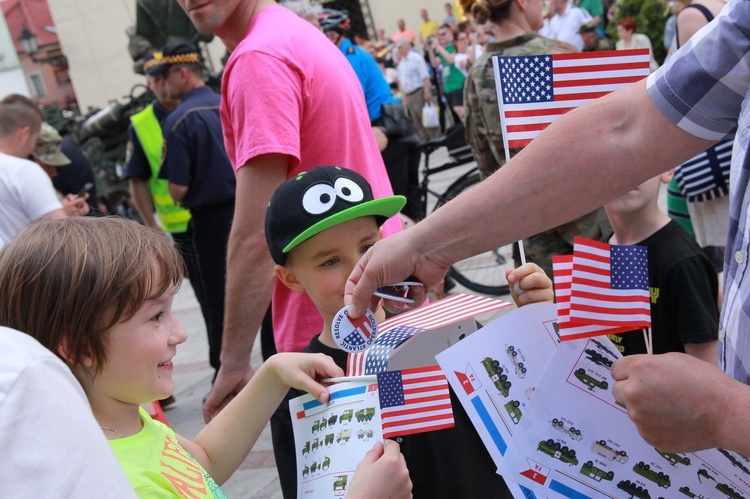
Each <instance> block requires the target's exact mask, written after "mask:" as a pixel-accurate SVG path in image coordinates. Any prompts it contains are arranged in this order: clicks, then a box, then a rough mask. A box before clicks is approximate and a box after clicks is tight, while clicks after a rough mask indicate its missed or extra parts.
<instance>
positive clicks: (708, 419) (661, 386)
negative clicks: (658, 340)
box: [612, 353, 750, 452]
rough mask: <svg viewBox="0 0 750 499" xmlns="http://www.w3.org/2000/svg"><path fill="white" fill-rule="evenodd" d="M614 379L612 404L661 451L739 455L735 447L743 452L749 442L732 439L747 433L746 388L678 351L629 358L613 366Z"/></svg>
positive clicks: (709, 365) (709, 366)
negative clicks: (726, 450)
mask: <svg viewBox="0 0 750 499" xmlns="http://www.w3.org/2000/svg"><path fill="white" fill-rule="evenodd" d="M612 377H613V378H614V379H615V381H616V383H615V386H614V388H613V394H614V396H615V400H617V402H618V403H619V404H621V405H623V406H624V407H625V408H626V409H627V411H628V416H630V419H632V420H633V422H634V423H635V424H636V426H637V427H638V432H639V433H640V434H641V436H642V437H643V438H644V439H645V440H646V441H647V442H649V443H650V444H651V445H654V446H655V447H656V448H657V449H659V450H660V451H662V452H691V451H696V450H700V449H709V448H713V447H725V448H733V449H734V450H737V452H743V449H742V447H738V446H742V445H744V446H746V447H745V449H744V452H747V446H748V444H747V443H742V442H738V441H737V440H738V438H731V436H730V435H735V436H736V437H739V436H740V435H747V434H748V431H750V416H748V415H747V404H746V402H744V403H743V402H742V400H743V399H744V400H745V401H746V400H747V399H748V396H749V395H748V393H749V392H750V388H748V387H747V386H745V385H742V384H741V383H739V382H737V381H735V380H734V379H732V378H731V377H729V376H727V375H726V374H725V373H723V372H722V371H721V370H719V369H717V368H716V367H714V366H712V365H711V364H709V363H707V362H704V361H702V360H698V359H695V358H693V357H690V356H688V355H685V354H682V353H667V354H664V355H632V356H629V357H625V358H623V359H620V360H618V361H617V362H615V363H614V364H613V365H612ZM743 404H744V405H745V407H744V409H743V407H742V406H743ZM733 414H736V415H737V416H736V417H734V416H733ZM733 417H734V418H735V419H734V421H733ZM730 427H731V428H730ZM728 434H729V435H728ZM727 437H729V438H727ZM739 440H746V439H745V438H742V437H740V438H739Z"/></svg>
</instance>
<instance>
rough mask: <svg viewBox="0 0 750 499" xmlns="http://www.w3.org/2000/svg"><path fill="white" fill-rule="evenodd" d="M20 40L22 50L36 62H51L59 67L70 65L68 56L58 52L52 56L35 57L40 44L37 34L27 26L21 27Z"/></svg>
mask: <svg viewBox="0 0 750 499" xmlns="http://www.w3.org/2000/svg"><path fill="white" fill-rule="evenodd" d="M18 42H19V43H20V44H21V50H23V53H24V54H26V55H27V56H29V59H31V60H32V62H34V63H36V64H51V65H52V66H54V67H57V68H65V67H67V66H68V58H67V57H65V55H64V54H58V55H54V56H52V57H42V58H37V57H34V54H36V53H37V51H38V50H39V44H38V42H37V37H36V35H35V34H34V33H32V32H31V30H29V29H28V28H27V27H26V26H24V27H23V28H22V29H21V34H20V36H19V37H18Z"/></svg>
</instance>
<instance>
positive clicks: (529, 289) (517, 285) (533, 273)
mask: <svg viewBox="0 0 750 499" xmlns="http://www.w3.org/2000/svg"><path fill="white" fill-rule="evenodd" d="M505 278H506V279H507V280H508V284H509V285H510V294H511V296H513V301H515V302H516V305H517V306H519V307H522V306H523V305H528V304H529V303H540V302H547V303H552V301H553V300H554V298H555V294H554V293H553V292H552V281H551V280H550V278H549V277H548V276H547V274H545V273H544V270H542V269H541V267H539V265H537V264H535V263H527V264H525V265H521V266H520V267H518V268H517V269H513V270H506V271H505ZM519 290H520V293H519Z"/></svg>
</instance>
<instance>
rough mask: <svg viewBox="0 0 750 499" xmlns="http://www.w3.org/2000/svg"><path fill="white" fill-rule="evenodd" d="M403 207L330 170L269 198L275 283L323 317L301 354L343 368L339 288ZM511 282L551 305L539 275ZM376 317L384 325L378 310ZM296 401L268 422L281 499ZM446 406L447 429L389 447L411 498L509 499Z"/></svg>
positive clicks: (287, 485) (462, 415)
mask: <svg viewBox="0 0 750 499" xmlns="http://www.w3.org/2000/svg"><path fill="white" fill-rule="evenodd" d="M405 202H406V199H405V198H404V197H403V196H390V197H385V198H380V199H373V195H372V189H371V188H370V185H369V184H368V183H367V181H366V180H365V179H364V178H363V177H362V176H361V175H359V174H357V173H356V172H354V171H352V170H347V169H345V168H339V167H333V166H322V167H318V168H314V169H312V170H310V171H308V172H305V173H301V174H300V175H298V176H297V177H294V178H291V179H288V180H286V181H285V182H284V183H282V184H281V185H280V186H279V187H278V189H277V190H276V192H274V194H273V196H272V197H271V202H270V203H269V206H268V211H267V212H266V241H267V243H268V247H269V249H270V251H271V256H272V257H273V260H274V262H275V263H276V266H275V272H276V276H277V277H278V278H279V280H281V282H282V283H284V285H286V286H287V287H289V288H290V289H292V290H294V291H297V292H300V293H307V294H308V295H309V296H310V298H311V299H312V301H313V303H315V306H316V307H317V308H318V311H319V312H320V314H321V316H322V317H323V331H321V333H320V334H319V335H317V336H315V337H313V339H312V341H311V342H310V344H309V345H308V346H307V348H305V349H304V351H305V352H311V353H324V354H326V355H329V356H330V357H332V358H333V360H334V361H335V362H336V364H338V365H339V366H340V367H341V368H342V369H345V368H346V360H347V353H346V352H345V351H343V350H340V349H339V347H338V346H337V344H336V343H335V341H334V339H333V335H332V331H331V328H332V326H331V324H332V321H333V319H334V317H335V316H336V314H337V312H338V311H339V310H340V309H341V308H342V307H343V306H344V285H345V284H346V280H347V278H348V277H349V274H350V273H351V271H352V269H353V268H354V266H355V265H356V264H357V262H358V261H359V259H360V257H361V256H362V255H363V254H364V253H365V252H366V251H367V250H368V249H369V248H370V247H371V246H372V245H374V244H375V243H376V242H377V241H378V240H380V231H379V227H380V225H382V223H383V222H385V220H387V219H388V218H389V217H391V216H393V215H395V214H396V213H398V211H399V210H400V209H401V208H402V207H403V206H404V203H405ZM519 270H520V269H519ZM517 277H519V279H518V280H519V281H522V284H521V287H522V288H527V289H529V290H531V289H532V288H534V291H535V292H536V291H538V289H539V288H545V287H546V288H548V289H547V291H548V293H547V294H546V295H545V296H547V297H548V298H549V300H550V301H551V296H552V285H551V282H550V281H549V279H548V278H547V277H546V276H545V275H544V274H543V273H542V272H541V269H539V268H538V267H535V266H529V267H528V270H527V269H524V270H523V271H521V272H519V273H518V275H517ZM540 283H541V284H540ZM524 294H525V293H524ZM376 316H377V317H378V319H379V320H382V319H383V318H384V314H382V311H380V310H378V311H376ZM301 394H302V392H297V391H295V390H290V392H289V394H288V395H287V399H286V400H284V401H283V402H282V403H281V405H280V406H279V409H278V410H277V411H276V414H275V415H274V417H273V419H272V420H271V429H272V433H273V446H274V454H275V456H276V466H277V468H278V472H279V481H280V483H281V484H282V489H283V492H284V497H295V496H296V493H297V472H296V457H295V456H296V453H295V448H294V435H293V432H292V423H291V416H290V414H289V404H288V401H289V399H290V398H293V397H296V396H298V395H301ZM452 402H453V411H454V419H455V427H454V428H451V429H447V430H440V431H436V432H429V433H422V434H417V435H408V436H405V437H398V438H397V439H396V441H397V442H398V443H399V444H401V452H402V453H403V455H404V457H405V459H406V464H407V466H408V468H409V475H410V477H411V481H412V485H413V490H412V492H413V495H414V497H430V498H440V497H445V498H455V497H512V496H511V493H510V491H508V489H507V487H506V486H505V484H504V482H503V480H502V478H501V477H500V476H499V475H497V473H496V468H495V466H494V464H493V461H492V459H491V458H490V456H489V454H488V453H487V450H486V449H485V447H484V444H483V443H482V441H481V439H480V438H479V436H478V435H477V433H476V431H475V430H474V428H473V426H472V424H471V422H470V420H469V418H468V415H467V414H466V412H465V411H464V410H463V409H462V408H461V405H460V403H459V402H458V399H457V398H455V396H452ZM436 470H440V472H439V473H436Z"/></svg>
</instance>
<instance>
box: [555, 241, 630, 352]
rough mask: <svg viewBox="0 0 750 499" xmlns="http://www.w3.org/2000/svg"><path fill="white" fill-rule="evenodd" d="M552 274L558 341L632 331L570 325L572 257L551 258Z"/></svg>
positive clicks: (627, 328)
mask: <svg viewBox="0 0 750 499" xmlns="http://www.w3.org/2000/svg"><path fill="white" fill-rule="evenodd" d="M552 272H553V275H554V281H555V302H556V304H557V326H558V329H559V335H560V341H568V340H577V339H580V338H590V337H593V336H602V335H605V334H614V333H624V332H626V331H632V329H633V328H632V327H618V326H600V325H588V324H583V325H582V324H572V323H571V322H570V288H571V284H572V282H573V255H557V256H553V257H552Z"/></svg>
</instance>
